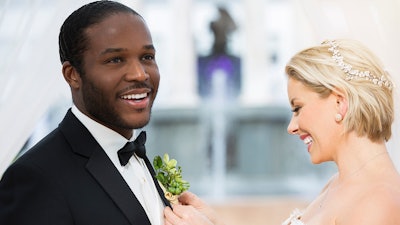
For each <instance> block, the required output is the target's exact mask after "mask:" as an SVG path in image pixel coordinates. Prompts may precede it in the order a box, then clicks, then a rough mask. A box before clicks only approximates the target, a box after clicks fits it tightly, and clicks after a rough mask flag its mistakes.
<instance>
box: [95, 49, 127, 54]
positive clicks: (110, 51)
mask: <svg viewBox="0 0 400 225" xmlns="http://www.w3.org/2000/svg"><path fill="white" fill-rule="evenodd" d="M126 50H127V49H126V48H106V49H105V50H104V51H102V52H101V53H100V55H105V54H107V53H115V52H123V51H126Z"/></svg>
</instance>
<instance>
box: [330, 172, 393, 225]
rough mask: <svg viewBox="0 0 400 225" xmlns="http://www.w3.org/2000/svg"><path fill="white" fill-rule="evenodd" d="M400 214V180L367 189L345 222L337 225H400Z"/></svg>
mask: <svg viewBox="0 0 400 225" xmlns="http://www.w3.org/2000/svg"><path fill="white" fill-rule="evenodd" d="M399 212H400V178H399V179H398V180H396V179H395V180H391V181H389V182H378V183H375V184H372V185H371V186H370V187H368V188H366V191H365V192H364V193H362V195H361V196H360V198H359V199H358V201H357V203H356V205H354V207H352V209H351V211H349V212H348V214H347V216H346V217H345V218H344V220H343V221H341V223H337V224H342V225H346V224H362V225H378V224H400V213H399Z"/></svg>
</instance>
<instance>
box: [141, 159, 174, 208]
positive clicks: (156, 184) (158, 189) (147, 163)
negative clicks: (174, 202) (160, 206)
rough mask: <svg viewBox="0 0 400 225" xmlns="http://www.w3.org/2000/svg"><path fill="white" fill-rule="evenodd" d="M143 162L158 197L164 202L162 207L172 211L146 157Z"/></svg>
mask: <svg viewBox="0 0 400 225" xmlns="http://www.w3.org/2000/svg"><path fill="white" fill-rule="evenodd" d="M144 161H145V163H146V166H147V168H148V169H149V171H150V174H151V177H152V178H153V182H154V185H155V186H156V188H157V191H158V194H159V195H160V197H161V200H162V201H163V202H164V205H165V206H169V207H170V208H171V209H172V207H171V204H170V203H169V201H168V200H167V199H166V198H165V195H164V191H163V190H162V189H161V186H160V184H159V183H158V180H157V178H156V173H155V171H154V168H153V166H152V165H151V163H150V160H149V158H147V156H145V158H144Z"/></svg>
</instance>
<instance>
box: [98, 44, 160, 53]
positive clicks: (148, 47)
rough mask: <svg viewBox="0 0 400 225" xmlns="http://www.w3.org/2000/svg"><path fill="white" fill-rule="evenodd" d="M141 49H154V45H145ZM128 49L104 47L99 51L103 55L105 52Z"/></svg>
mask: <svg viewBox="0 0 400 225" xmlns="http://www.w3.org/2000/svg"><path fill="white" fill-rule="evenodd" d="M143 49H146V50H156V49H155V48H154V45H145V46H143ZM127 50H128V49H126V48H106V49H105V50H104V51H102V52H101V53H100V55H105V54H107V53H116V52H123V51H127Z"/></svg>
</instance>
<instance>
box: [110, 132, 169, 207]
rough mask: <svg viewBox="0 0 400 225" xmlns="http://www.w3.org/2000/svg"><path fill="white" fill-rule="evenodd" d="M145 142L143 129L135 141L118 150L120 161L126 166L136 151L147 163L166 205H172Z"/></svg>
mask: <svg viewBox="0 0 400 225" xmlns="http://www.w3.org/2000/svg"><path fill="white" fill-rule="evenodd" d="M145 143H146V131H142V132H140V134H139V136H138V137H137V138H136V140H135V141H133V142H132V141H131V142H128V143H126V145H125V146H124V147H122V148H121V149H120V150H118V158H119V162H120V163H121V165H122V166H125V165H126V164H127V163H128V161H129V159H130V158H131V157H132V155H133V153H136V155H137V156H139V157H140V158H142V159H143V160H144V162H145V163H146V166H147V168H148V169H149V171H150V174H151V176H152V178H153V182H154V184H155V186H156V188H157V191H158V194H159V195H160V197H161V199H162V201H163V202H164V205H166V206H169V207H171V204H170V203H169V201H168V200H167V199H166V198H165V196H164V192H163V190H162V189H161V187H160V185H159V184H158V181H157V179H156V174H155V172H154V169H153V166H152V165H151V163H150V161H149V159H148V158H147V156H146V148H145V147H144V144H145Z"/></svg>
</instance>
